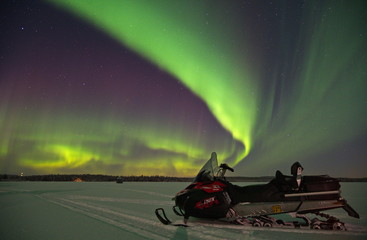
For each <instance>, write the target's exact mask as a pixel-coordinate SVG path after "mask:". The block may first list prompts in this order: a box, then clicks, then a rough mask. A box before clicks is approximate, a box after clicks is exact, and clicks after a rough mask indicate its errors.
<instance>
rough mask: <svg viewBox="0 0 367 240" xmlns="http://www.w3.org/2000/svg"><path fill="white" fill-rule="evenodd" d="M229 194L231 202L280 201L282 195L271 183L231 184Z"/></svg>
mask: <svg viewBox="0 0 367 240" xmlns="http://www.w3.org/2000/svg"><path fill="white" fill-rule="evenodd" d="M229 194H230V196H231V199H232V201H233V202H232V203H233V204H235V203H238V202H269V201H280V200H281V199H283V196H284V195H283V194H282V193H281V192H279V190H278V188H277V187H276V186H274V184H271V183H267V184H258V185H250V186H244V187H240V186H236V185H231V187H230V189H229Z"/></svg>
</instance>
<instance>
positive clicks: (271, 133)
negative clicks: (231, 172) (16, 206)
mask: <svg viewBox="0 0 367 240" xmlns="http://www.w3.org/2000/svg"><path fill="white" fill-rule="evenodd" d="M46 2H48V3H50V4H51V6H54V7H55V8H56V9H57V10H59V9H62V10H63V11H66V12H68V13H71V14H72V16H74V17H76V18H77V19H81V20H82V21H85V22H86V23H88V24H90V25H92V26H94V27H95V28H96V29H98V30H99V31H101V32H103V33H104V34H107V35H108V36H109V37H111V38H112V39H114V40H115V41H117V42H119V43H120V44H121V46H124V47H127V48H129V49H130V50H132V51H134V52H136V53H137V54H138V55H139V56H140V57H142V58H143V59H145V60H146V61H148V62H149V63H150V64H153V65H154V66H156V67H158V68H159V69H162V70H163V71H164V72H166V73H168V74H169V75H170V76H172V78H174V79H177V80H178V81H180V83H181V84H182V85H183V86H184V87H186V89H188V90H189V91H190V92H191V93H192V94H193V96H192V97H191V99H196V98H197V99H199V100H200V101H201V103H200V104H202V105H203V106H205V107H207V108H208V110H209V111H210V113H211V114H212V116H211V117H213V118H214V119H215V121H217V125H218V126H216V130H212V129H211V128H210V127H209V126H205V125H206V124H207V123H206V122H205V121H203V122H200V124H198V125H196V126H195V125H193V124H192V122H190V120H188V121H185V119H186V118H189V117H187V116H186V115H187V114H195V113H191V112H190V111H192V110H190V107H186V108H184V107H183V108H182V111H180V112H175V113H172V112H169V113H168V110H167V111H166V110H162V109H161V108H159V107H157V105H154V104H155V102H154V104H153V103H151V105H149V103H146V104H145V105H144V106H142V108H140V109H139V106H138V105H136V104H133V106H129V104H128V103H126V104H121V105H122V106H120V107H119V108H118V109H119V110H118V111H120V112H116V108H114V107H106V106H105V105H103V104H102V103H100V104H97V105H95V104H92V105H90V104H89V103H83V100H81V102H79V103H77V104H78V105H79V104H80V105H82V106H84V107H83V112H82V113H80V108H79V107H75V106H74V105H75V102H73V101H72V100H68V96H64V97H60V99H61V100H60V101H58V102H57V103H53V102H48V103H44V105H42V107H38V108H35V109H27V110H28V111H22V112H20V111H18V110H19V109H20V108H23V105H22V104H19V106H17V105H16V104H15V103H13V102H12V99H13V98H14V96H13V95H12V94H14V93H16V94H20V93H21V91H22V89H21V87H20V86H17V85H16V83H15V81H14V82H12V80H13V78H12V74H11V72H10V73H8V72H7V73H5V74H4V73H3V74H2V76H4V78H6V79H7V80H8V81H7V82H6V83H2V84H4V85H3V86H5V87H6V89H10V90H9V91H1V93H3V94H2V97H1V105H0V113H1V114H0V129H1V130H2V136H1V137H0V157H1V160H2V161H1V165H2V166H1V165H0V168H1V169H8V170H9V171H23V170H22V169H26V171H28V172H35V173H37V172H38V173H57V172H75V171H79V172H87V173H88V172H100V173H107V174H148V175H154V174H161V175H162V174H165V175H179V176H192V175H194V174H195V173H196V171H197V170H198V167H200V166H201V165H202V164H203V162H204V161H205V160H206V159H207V158H208V157H209V156H210V153H211V152H212V151H216V152H217V153H218V155H219V158H220V159H219V160H220V161H227V162H228V163H230V164H231V165H237V167H238V169H239V170H238V172H237V173H236V174H237V175H238V174H239V175H241V174H246V175H251V174H257V173H262V174H272V172H273V171H274V167H277V166H288V165H290V164H291V163H292V162H293V161H295V160H297V161H302V162H306V163H307V162H309V164H310V165H311V166H313V165H312V164H314V165H315V166H316V162H317V161H320V160H319V158H318V156H322V157H324V156H328V155H327V153H330V152H333V151H334V150H333V149H335V148H342V147H343V145H347V144H350V143H351V142H353V141H354V140H358V139H361V138H363V137H364V136H365V134H366V122H367V121H366V120H367V114H366V94H365V93H366V69H367V60H366V59H367V58H366V55H365V54H366V46H367V44H366V30H365V27H364V25H365V22H366V20H367V19H366V4H365V3H364V1H354V2H353V4H350V3H349V2H347V1H322V2H319V1H311V2H307V3H303V1H300V2H299V4H295V5H297V7H298V8H297V9H296V10H297V11H296V13H298V14H300V16H299V19H298V20H297V21H295V22H294V21H292V19H291V16H292V14H296V13H289V12H287V11H290V10H284V11H279V14H278V13H277V14H274V15H273V16H272V17H274V18H275V17H281V18H282V20H280V21H278V22H276V23H274V24H273V25H270V26H266V27H265V25H264V24H263V25H261V24H260V25H256V24H253V23H254V19H252V18H251V17H253V16H255V14H254V13H253V12H252V11H253V8H251V7H250V6H248V5H246V4H239V3H237V4H236V3H227V2H226V1H112V0H108V1H98V0H90V1H73V0H61V1H58V0H48V1H46ZM244 2H245V3H247V2H251V3H252V4H254V2H252V1H244ZM259 5H260V4H259ZM286 5H287V1H285V2H283V1H280V2H279V3H278V5H277V8H278V10H279V9H286ZM239 6H241V7H242V8H241V11H239V10H237V9H238V8H239ZM259 8H260V6H259ZM281 12H282V13H281ZM279 15H281V16H279ZM269 18H270V17H269ZM268 21H269V22H270V21H271V20H268ZM262 31H263V32H264V33H262ZM263 36H267V37H269V36H271V37H272V41H271V43H272V45H271V46H267V45H266V43H267V41H268V40H264V39H263V38H262V37H263ZM80 68H83V66H80ZM82 74H83V73H80V76H83V75H82ZM89 74H90V73H89ZM83 77H84V78H86V79H87V77H86V76H83ZM101 81H102V80H101ZM0 86H1V85H0ZM3 89H5V88H3ZM99 91H103V89H102V90H101V89H99ZM99 91H96V92H95V94H97V95H98V94H101V93H100V92H99ZM106 92H107V91H106ZM67 94H69V95H70V96H75V95H76V94H78V93H77V91H75V92H73V91H71V92H70V91H69V92H67ZM145 94H146V95H149V92H147V93H145ZM149 97H151V98H148V97H147V99H153V98H156V97H155V96H149ZM114 100H115V101H116V102H117V101H121V99H120V98H117V97H116V99H114ZM199 100H195V101H199ZM26 101H32V100H31V99H28V98H27V95H24V97H23V99H21V100H19V98H18V99H17V101H16V102H17V103H20V102H26ZM148 102H149V101H148ZM192 102H194V101H193V100H192ZM162 105H163V106H165V107H167V105H164V104H162ZM15 106H16V107H15ZM60 106H62V107H60ZM169 106H170V107H171V108H178V107H179V106H186V105H185V104H184V103H181V104H180V103H178V104H177V105H176V106H175V104H173V103H172V105H169ZM17 109H18V110H17ZM157 109H159V110H158V112H157ZM23 110H24V109H23ZM185 111H186V112H185ZM101 115H103V116H108V117H106V118H104V119H103V120H101V117H100V116H101ZM172 115H175V117H172ZM176 115H177V116H176ZM35 116H37V117H35ZM24 119H29V120H30V121H24ZM195 119H196V118H195ZM198 119H199V118H198ZM205 119H208V117H206V118H205ZM180 120H181V121H180ZM101 121H102V122H101ZM210 121H213V120H210ZM172 122H174V124H173V123H172ZM193 122H195V121H193ZM96 126H98V127H96ZM203 128H205V131H204V130H203ZM218 129H219V130H218ZM199 132H210V134H207V135H203V134H199ZM142 149H143V150H142ZM143 151H144V152H146V154H141V152H143ZM364 154H365V153H364ZM147 156H149V157H147ZM330 156H331V155H330ZM332 156H334V155H332ZM353 157H354V158H353V160H352V162H353V164H354V165H355V167H352V169H354V171H357V170H356V169H358V166H359V165H360V164H362V163H363V160H361V159H362V158H363V157H365V155H364V156H363V155H362V156H359V155H358V154H354V156H353ZM9 158H10V159H12V161H15V162H16V163H14V162H13V163H11V164H10V163H8V162H7V161H6V159H9ZM3 159H5V160H3ZM338 161H339V163H337V164H335V166H336V167H337V168H338V169H335V170H334V171H335V173H336V174H338V173H339V174H340V171H341V168H340V166H342V165H343V163H342V161H345V162H347V160H346V159H343V160H338ZM326 163H329V164H330V163H333V159H325V164H326ZM363 164H365V163H363ZM322 166H323V165H322ZM265 168H266V170H262V172H261V171H260V170H259V169H265ZM314 168H315V169H317V167H314ZM347 174H353V173H347ZM357 174H359V175H363V173H362V172H358V173H357Z"/></svg>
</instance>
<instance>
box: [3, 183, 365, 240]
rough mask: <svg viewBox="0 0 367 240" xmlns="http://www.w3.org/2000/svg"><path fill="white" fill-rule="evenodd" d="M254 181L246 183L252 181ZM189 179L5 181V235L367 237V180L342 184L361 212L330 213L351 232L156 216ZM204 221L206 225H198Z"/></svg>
mask: <svg viewBox="0 0 367 240" xmlns="http://www.w3.org/2000/svg"><path fill="white" fill-rule="evenodd" d="M246 184H251V183H243V184H239V185H246ZM187 185H188V183H169V182H163V183H162V182H159V183H152V182H125V183H123V184H116V183H113V182H108V183H107V182H95V183H91V182H80V183H78V182H0V217H1V223H0V239H1V240H2V239H4V240H5V239H6V240H11V239H17V240H19V239H38V240H39V239H53V240H56V239H63V240H65V239H88V240H91V239H109V240H113V239H157V240H158V239H252V240H257V239H282V240H284V239H299V240H303V239H322V240H328V239H330V240H331V239H332V240H339V239H348V240H349V239H367V219H366V216H367V208H366V207H365V206H364V204H365V202H366V201H367V188H366V187H367V184H366V183H342V191H343V192H342V195H343V196H344V197H345V198H346V199H347V200H348V202H349V203H350V205H351V206H352V207H353V208H355V209H356V211H357V212H358V213H359V214H360V215H361V219H353V218H351V217H348V216H347V214H346V213H345V212H344V211H343V210H332V211H328V213H329V214H331V215H334V216H336V217H338V218H340V220H342V221H344V222H346V227H347V228H348V230H349V231H347V232H335V231H320V230H318V231H315V230H308V229H285V228H253V227H244V226H239V225H238V226H237V225H228V224H218V223H210V222H208V221H205V222H203V221H200V220H197V219H190V220H189V225H190V226H191V227H189V228H184V227H174V226H166V225H163V224H162V223H160V222H159V221H158V220H157V218H156V216H155V214H154V210H155V209H156V208H159V207H162V208H164V209H166V212H167V215H168V217H169V218H170V219H171V220H173V221H176V222H180V221H182V220H181V219H180V218H179V217H178V216H176V215H174V214H173V213H172V211H171V208H172V206H173V201H172V200H171V198H172V197H173V196H174V195H175V193H176V192H178V191H179V190H181V189H183V188H184V187H186V186H187ZM198 223H200V224H198Z"/></svg>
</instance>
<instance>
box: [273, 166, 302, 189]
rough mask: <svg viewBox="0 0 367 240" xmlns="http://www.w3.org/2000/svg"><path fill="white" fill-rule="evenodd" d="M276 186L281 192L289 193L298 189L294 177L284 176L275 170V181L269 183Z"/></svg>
mask: <svg viewBox="0 0 367 240" xmlns="http://www.w3.org/2000/svg"><path fill="white" fill-rule="evenodd" d="M271 182H272V183H273V184H274V185H276V186H277V187H278V189H279V191H281V192H291V191H292V190H293V189H297V188H298V184H297V179H296V178H295V177H294V176H286V175H284V174H283V173H282V172H281V171H279V170H277V171H276V173H275V179H273V180H272V181H271Z"/></svg>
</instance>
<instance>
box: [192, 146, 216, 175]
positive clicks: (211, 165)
mask: <svg viewBox="0 0 367 240" xmlns="http://www.w3.org/2000/svg"><path fill="white" fill-rule="evenodd" d="M218 171H219V167H218V160H217V154H216V153H215V152H213V153H212V156H211V158H210V159H209V160H208V161H207V162H206V163H205V165H204V166H203V167H202V168H201V169H200V171H199V173H198V174H197V175H196V177H195V179H194V182H206V181H214V178H215V175H216V173H217V172H218Z"/></svg>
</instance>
